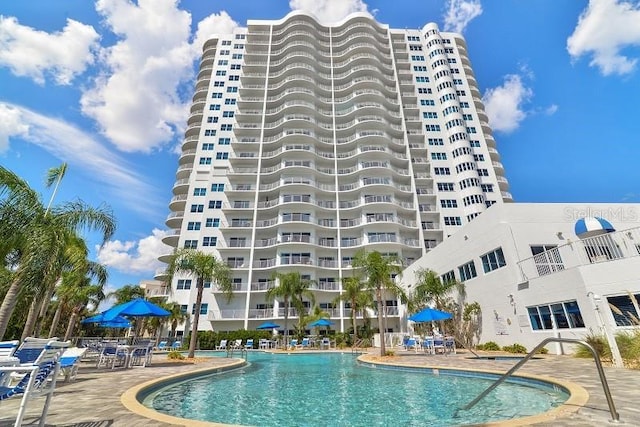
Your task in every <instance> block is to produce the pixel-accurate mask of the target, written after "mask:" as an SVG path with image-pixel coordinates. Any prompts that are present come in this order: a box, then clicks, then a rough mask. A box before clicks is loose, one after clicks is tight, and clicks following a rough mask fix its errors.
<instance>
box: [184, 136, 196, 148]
mask: <svg viewBox="0 0 640 427" xmlns="http://www.w3.org/2000/svg"><path fill="white" fill-rule="evenodd" d="M199 139H200V138H199V136H198V135H194V136H188V137H186V138H185V139H184V140H182V149H183V150H192V149H195V148H197V147H198V140H199Z"/></svg>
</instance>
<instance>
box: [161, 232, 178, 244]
mask: <svg viewBox="0 0 640 427" xmlns="http://www.w3.org/2000/svg"><path fill="white" fill-rule="evenodd" d="M179 240H180V229H179V228H174V229H172V230H169V231H168V232H167V234H166V235H165V236H164V237H163V238H162V243H164V244H165V245H169V246H172V247H174V248H175V247H177V246H178V241H179Z"/></svg>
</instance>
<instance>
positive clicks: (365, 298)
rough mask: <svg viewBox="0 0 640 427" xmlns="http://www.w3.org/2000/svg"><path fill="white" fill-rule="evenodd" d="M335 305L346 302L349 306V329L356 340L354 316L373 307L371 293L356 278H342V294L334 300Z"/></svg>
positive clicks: (356, 332)
mask: <svg viewBox="0 0 640 427" xmlns="http://www.w3.org/2000/svg"><path fill="white" fill-rule="evenodd" d="M334 302H335V303H339V302H348V303H349V304H350V305H351V327H352V328H353V336H354V338H358V329H357V326H356V314H357V312H358V311H360V310H363V313H364V312H365V311H364V310H366V309H367V308H369V307H372V306H373V298H371V292H370V291H368V290H367V289H365V284H364V283H363V282H362V280H361V279H360V278H359V277H358V276H351V277H343V278H342V293H341V294H340V295H338V296H337V297H336V298H335V299H334Z"/></svg>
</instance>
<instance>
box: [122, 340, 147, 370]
mask: <svg viewBox="0 0 640 427" xmlns="http://www.w3.org/2000/svg"><path fill="white" fill-rule="evenodd" d="M129 351H130V354H129V366H128V367H129V368H130V367H132V366H142V367H143V368H144V367H145V366H147V365H151V356H152V355H153V346H152V345H151V344H150V343H148V344H146V345H144V344H138V345H135V346H133V347H132V348H130V350H129Z"/></svg>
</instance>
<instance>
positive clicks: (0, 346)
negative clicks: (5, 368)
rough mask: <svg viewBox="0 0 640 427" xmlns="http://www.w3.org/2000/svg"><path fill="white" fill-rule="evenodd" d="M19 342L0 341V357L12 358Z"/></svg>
mask: <svg viewBox="0 0 640 427" xmlns="http://www.w3.org/2000/svg"><path fill="white" fill-rule="evenodd" d="M18 344H20V341H18V340H13V341H0V357H13V353H15V351H16V349H17V348H18Z"/></svg>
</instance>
